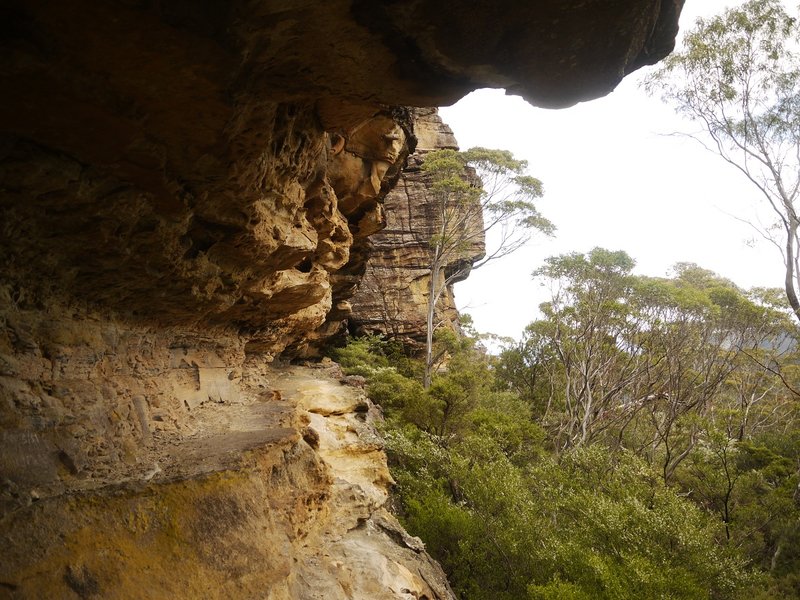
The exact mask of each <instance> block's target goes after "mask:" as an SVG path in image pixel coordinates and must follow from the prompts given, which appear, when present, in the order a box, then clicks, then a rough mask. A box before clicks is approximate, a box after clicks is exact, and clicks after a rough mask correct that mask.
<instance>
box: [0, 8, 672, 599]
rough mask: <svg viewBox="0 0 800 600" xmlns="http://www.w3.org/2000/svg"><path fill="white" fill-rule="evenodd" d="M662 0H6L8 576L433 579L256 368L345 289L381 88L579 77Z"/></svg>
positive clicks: (372, 182) (655, 18) (316, 592)
mask: <svg viewBox="0 0 800 600" xmlns="http://www.w3.org/2000/svg"><path fill="white" fill-rule="evenodd" d="M681 3H682V2H681V0H617V1H614V2H609V1H608V0H590V1H586V0H545V1H542V2H537V3H529V5H522V4H521V3H518V2H508V1H503V0H501V1H500V2H498V1H497V0H492V1H489V0H480V1H479V2H473V3H469V9H466V8H465V5H464V4H463V3H461V4H455V3H452V2H433V1H432V0H412V1H411V2H404V3H392V2H382V1H377V2H373V1H371V0H370V1H369V2H367V1H362V0H331V1H330V2H324V3H322V2H316V3H315V2H299V1H295V0H289V1H287V2H281V3H275V2H263V1H260V0H235V1H232V2H226V1H217V0H213V1H210V2H202V3H192V2H185V1H183V0H160V1H158V2H155V1H151V0H74V1H70V2H57V1H55V0H39V1H35V2H34V1H23V0H10V1H8V2H4V3H3V5H2V7H0V48H2V59H0V61H2V62H0V86H2V89H3V90H4V91H5V94H4V98H3V110H2V111H0V231H2V235H0V429H1V430H0V504H1V505H2V510H3V516H2V517H0V538H1V539H0V547H2V548H3V560H2V561H0V572H2V574H1V575H0V592H1V593H2V594H4V595H11V596H12V597H19V598H40V597H80V598H89V597H112V598H113V597H141V596H145V597H147V596H149V597H153V598H157V597H176V596H183V597H214V595H217V596H218V597H226V598H227V597H240V598H249V597H272V598H315V597H323V595H324V597H325V598H334V599H335V598H362V597H363V598H382V597H392V598H393V597H400V598H403V597H416V598H420V599H421V598H425V597H427V598H436V597H441V598H445V597H448V593H449V592H448V591H447V588H446V584H444V583H442V582H441V581H440V580H439V579H438V578H439V577H440V574H439V573H438V571H436V568H435V566H432V565H431V564H430V560H429V559H428V558H426V557H425V555H424V554H423V553H422V552H421V551H420V547H419V546H418V544H417V543H416V542H415V541H414V540H410V539H409V538H407V537H406V536H405V535H404V534H403V533H402V531H400V530H398V529H396V524H395V523H394V522H393V521H392V520H391V518H390V517H389V516H387V515H386V514H385V513H384V512H383V511H382V509H381V508H380V506H381V503H382V502H383V499H384V498H385V489H386V485H387V481H388V479H387V476H386V473H385V464H384V463H383V462H382V461H383V458H382V454H381V452H380V450H379V448H378V446H377V442H375V441H370V440H372V437H370V436H371V433H370V432H369V430H368V428H366V426H363V427H362V425H364V423H363V422H362V421H361V420H359V417H358V416H357V415H360V414H363V413H362V412H360V411H361V410H362V409H361V408H359V409H358V410H357V411H356V414H355V415H353V414H351V413H349V412H348V411H347V410H344V409H342V410H341V411H340V410H339V409H336V410H334V411H330V412H328V415H329V416H328V417H324V418H326V419H328V420H327V421H325V423H329V424H333V423H336V424H335V426H334V425H330V427H331V429H330V433H329V434H326V433H325V431H328V430H327V429H324V428H323V427H322V425H321V424H320V423H319V422H318V421H319V418H323V413H324V412H326V410H327V409H325V410H321V411H320V410H316V409H315V407H317V405H316V404H314V403H311V404H309V402H311V401H310V400H308V399H305V400H302V401H301V400H300V399H298V398H299V396H298V394H299V392H298V391H297V390H296V389H295V391H294V392H290V390H289V388H292V389H294V388H293V387H292V386H295V383H286V386H287V387H286V389H284V391H283V392H281V391H280V390H281V389H283V388H282V387H281V386H282V385H283V384H279V383H278V381H279V380H281V377H283V375H281V374H280V373H278V372H275V371H274V370H272V367H270V364H271V363H272V361H273V360H274V359H275V358H276V357H278V356H284V357H288V356H302V355H305V354H310V353H313V352H314V346H315V345H316V344H317V343H318V342H319V341H321V340H324V339H325V337H326V336H328V335H330V334H331V333H332V332H333V331H335V330H336V329H337V328H339V327H340V326H341V324H342V321H343V320H344V319H345V318H346V316H347V315H348V313H349V308H350V304H349V300H348V298H349V296H350V295H351V294H352V293H353V292H354V290H355V289H356V287H357V285H358V282H359V280H360V278H361V275H362V274H363V272H364V270H365V268H366V260H367V257H368V243H367V241H366V238H367V236H368V235H369V234H371V233H374V232H376V231H378V230H380V229H381V228H382V227H383V225H384V223H385V219H386V216H385V213H384V208H383V205H382V198H383V197H384V196H385V195H386V194H387V193H388V192H389V190H390V189H391V188H392V186H393V185H394V183H395V181H396V179H397V178H398V177H399V173H400V168H401V167H402V165H403V163H404V161H405V158H406V155H407V154H408V153H410V152H413V149H414V134H413V132H412V127H411V125H410V114H409V111H408V109H405V108H401V107H402V106H409V105H413V106H436V105H440V104H445V103H449V102H452V101H454V100H456V99H457V98H458V97H459V96H461V95H462V94H464V93H465V92H467V91H468V90H471V89H474V88H476V87H481V86H504V87H506V88H507V89H509V90H510V91H512V92H514V93H521V94H523V95H525V97H526V98H528V99H529V100H530V101H532V102H535V103H538V104H542V105H548V106H556V105H567V104H570V103H574V102H577V101H580V100H584V99H587V98H590V97H594V96H598V95H601V94H603V93H606V92H607V91H609V90H610V89H611V88H613V86H614V85H616V83H617V82H618V81H619V80H620V78H621V77H622V76H623V75H624V74H626V73H628V72H630V71H631V70H632V69H635V68H637V67H639V66H641V65H642V64H645V63H647V62H652V61H655V60H657V59H658V58H659V57H661V56H663V55H664V54H665V53H666V52H667V51H668V50H669V49H670V47H671V44H672V40H673V38H674V34H675V30H676V23H677V13H678V12H679V10H680V5H681ZM421 137H422V138H423V139H424V137H425V135H424V131H423V135H422V136H421ZM424 143H427V142H424ZM295 375H297V374H295ZM297 376H298V377H299V376H300V375H297ZM286 377H288V378H289V379H292V377H294V375H292V377H290V376H289V375H286ZM303 377H305V376H303ZM281 381H283V380H281ZM287 381H288V380H287ZM292 381H295V380H293V379H292ZM320 385H321V384H320ZM323 387H324V386H323ZM334 387H335V386H334ZM329 392H330V389H329V388H327V387H326V388H325V390H320V389H316V391H314V392H313V397H314V398H315V400H314V402H317V401H318V399H319V398H322V397H326V396H325V395H326V394H328V393H329ZM300 395H301V394H300ZM334 396H335V397H337V398H338V396H336V395H335V394H334ZM358 406H362V405H361V404H359V405H358ZM315 415H316V416H315ZM347 415H350V416H347ZM334 417H335V418H336V419H339V418H340V417H341V418H344V419H350V421H347V424H345V422H343V421H335V420H333V419H334ZM353 419H355V420H353ZM306 420H308V423H310V426H311V428H310V429H306V428H307V427H308V426H309V425H308V424H307V423H306ZM315 422H316V425H315ZM314 432H316V433H314ZM364 436H366V437H364ZM356 438H358V439H362V440H364V441H363V442H358V441H357V440H356ZM340 442H341V443H342V444H344V445H343V446H341V447H339V446H336V444H339V443H340ZM326 444H327V445H326ZM359 444H362V446H363V447H362V446H358V445H359ZM315 446H316V447H315ZM351 446H352V448H351ZM357 446H358V447H359V448H361V449H355V448H356V447H357ZM351 450H352V452H354V453H355V455H358V456H360V457H362V458H364V459H365V460H366V459H367V458H368V459H369V461H368V462H370V464H371V466H370V467H369V469H372V471H370V473H372V474H371V475H365V474H364V473H363V472H362V471H363V469H362V467H363V465H362V467H358V466H356V465H357V461H356V462H353V461H355V458H353V461H351V462H347V461H345V462H337V461H339V459H340V458H342V457H343V456H345V455H347V454H348V453H351ZM342 460H344V458H342ZM347 460H350V459H347ZM359 460H360V459H359ZM374 461H377V462H374ZM358 464H361V463H358ZM337 465H338V466H337ZM339 467H342V468H344V469H345V471H346V473H339V472H337V470H336V469H337V468H339ZM363 468H364V469H366V468H367V467H363ZM337 473H339V474H337ZM370 477H372V479H370ZM398 541H399V543H398ZM375 544H377V546H376V545H375ZM412 556H413V557H414V560H413V562H408V561H407V558H408V557H412ZM348 569H349V570H350V574H348ZM315 586H317V587H315ZM323 588H324V591H323Z"/></svg>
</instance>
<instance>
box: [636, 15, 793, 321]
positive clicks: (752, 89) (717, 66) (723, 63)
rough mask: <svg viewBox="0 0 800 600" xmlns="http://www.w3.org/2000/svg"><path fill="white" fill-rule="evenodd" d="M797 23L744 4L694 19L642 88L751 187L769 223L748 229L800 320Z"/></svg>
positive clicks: (791, 19)
mask: <svg viewBox="0 0 800 600" xmlns="http://www.w3.org/2000/svg"><path fill="white" fill-rule="evenodd" d="M799 35H800V22H798V19H797V18H796V17H794V16H791V15H790V14H788V13H787V12H786V10H785V9H784V8H783V5H782V3H781V2H780V1H779V0H750V1H749V2H746V3H745V4H743V5H742V6H740V7H737V8H733V9H729V10H727V11H725V12H724V13H723V14H721V15H719V16H715V17H713V18H710V19H698V20H697V22H696V24H695V26H694V28H693V29H692V30H690V31H689V32H688V33H687V34H686V35H685V36H684V41H683V49H682V50H681V51H679V52H676V53H674V54H672V55H671V56H669V57H668V58H667V59H666V60H665V61H664V62H663V63H662V66H661V67H660V68H659V70H657V71H656V72H655V73H654V74H653V75H652V76H651V77H650V78H649V79H648V81H647V82H646V87H647V88H648V90H649V91H650V92H651V93H661V95H662V96H663V98H664V99H665V100H666V101H667V102H668V103H670V104H672V105H673V106H674V107H675V108H676V110H677V111H678V112H679V113H680V114H682V115H685V116H687V117H689V118H690V119H691V120H693V121H695V122H697V123H699V124H700V125H701V126H702V128H703V130H704V131H703V134H700V135H692V137H694V138H695V139H697V140H698V141H700V142H701V143H703V144H704V145H705V146H706V147H707V148H709V149H710V150H712V151H713V152H715V153H716V154H718V155H719V156H720V157H722V158H723V159H724V160H725V161H726V162H728V163H729V164H730V165H732V166H733V167H734V168H735V169H737V170H738V171H739V172H740V173H742V174H743V175H744V176H745V177H746V178H747V180H749V182H750V183H751V184H752V185H753V187H754V190H755V191H756V192H757V194H758V196H759V197H760V198H761V200H763V201H764V202H765V203H766V205H767V206H768V207H769V209H770V211H771V214H772V215H773V217H774V219H773V220H772V222H771V223H767V224H764V226H761V225H756V224H754V223H751V224H752V225H753V226H754V227H756V229H757V230H758V231H759V232H760V233H761V235H762V236H764V237H765V238H766V239H768V240H769V241H770V242H772V243H773V244H775V246H776V247H777V248H778V249H779V250H780V251H781V253H782V255H783V260H784V265H785V279H784V288H785V291H786V297H787V299H788V300H789V304H790V305H791V307H792V309H793V311H794V313H795V316H796V317H797V319H799V320H800V298H799V297H798V296H800V289H799V287H800V260H799V259H800V238H798V228H799V227H800V219H799V218H798V214H797V201H798V195H799V194H800V55H799V54H798V52H797V49H798V36H799Z"/></svg>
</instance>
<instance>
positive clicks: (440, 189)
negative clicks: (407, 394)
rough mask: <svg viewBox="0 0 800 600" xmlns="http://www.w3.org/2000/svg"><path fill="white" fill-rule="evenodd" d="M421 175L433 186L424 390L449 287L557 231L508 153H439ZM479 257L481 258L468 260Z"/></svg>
mask: <svg viewBox="0 0 800 600" xmlns="http://www.w3.org/2000/svg"><path fill="white" fill-rule="evenodd" d="M422 169H423V171H424V172H425V173H426V174H427V177H428V178H429V182H430V188H429V190H430V191H429V200H430V206H432V208H433V213H434V214H432V215H431V216H432V217H433V218H432V221H433V223H434V224H435V231H434V232H433V234H432V235H431V237H430V240H429V245H430V250H431V252H430V263H429V265H428V267H429V269H430V283H429V288H428V298H427V307H426V342H425V373H424V381H423V385H424V387H425V389H428V388H429V387H430V385H431V377H432V374H433V371H434V367H435V363H436V357H434V354H433V334H434V332H435V330H436V329H437V327H438V326H439V323H436V321H435V317H436V307H437V305H438V303H439V301H440V300H441V298H442V295H443V293H444V292H445V291H446V290H447V288H448V286H450V285H452V284H453V283H455V282H457V281H460V280H462V279H464V278H465V277H466V276H467V274H468V273H469V272H470V270H475V269H478V268H480V267H483V266H484V265H486V264H487V263H489V262H491V261H493V260H496V259H498V258H502V257H504V256H507V255H509V254H511V253H512V252H515V251H516V250H519V249H520V248H521V247H522V246H523V245H524V244H525V243H526V242H527V241H528V240H529V239H530V237H531V235H532V234H533V233H534V232H537V231H538V232H542V233H545V234H548V235H552V233H553V232H554V230H555V227H554V226H553V224H552V223H551V222H550V221H548V220H547V219H545V218H544V217H543V216H542V215H541V214H540V213H539V211H538V209H537V208H536V205H535V204H534V200H536V199H537V198H541V196H542V194H543V189H542V183H541V181H539V180H538V179H536V178H534V177H531V176H530V175H527V174H526V169H527V162H526V161H524V160H518V159H516V158H514V156H513V155H512V154H511V153H510V152H508V151H506V150H488V149H486V148H472V149H470V150H467V151H465V152H457V151H455V150H450V149H446V150H438V151H435V152H430V153H428V154H426V155H425V158H424V162H423V164H422ZM484 240H486V242H484ZM475 252H479V253H481V254H482V256H481V258H479V259H477V260H473V259H472V258H470V254H474V253H475Z"/></svg>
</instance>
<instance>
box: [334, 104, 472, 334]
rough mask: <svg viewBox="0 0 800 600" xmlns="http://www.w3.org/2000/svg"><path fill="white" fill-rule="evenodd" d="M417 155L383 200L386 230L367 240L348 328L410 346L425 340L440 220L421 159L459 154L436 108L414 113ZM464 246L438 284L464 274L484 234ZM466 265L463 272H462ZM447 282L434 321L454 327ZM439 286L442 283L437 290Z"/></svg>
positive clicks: (454, 312) (456, 145)
mask: <svg viewBox="0 0 800 600" xmlns="http://www.w3.org/2000/svg"><path fill="white" fill-rule="evenodd" d="M413 114H414V132H415V135H416V136H417V147H416V151H415V152H414V153H413V154H412V155H411V156H409V159H408V162H407V165H406V168H405V169H404V170H403V172H402V173H401V175H400V180H399V182H398V184H397V186H395V188H394V189H393V190H392V191H391V192H389V194H388V195H387V196H386V198H385V200H384V206H385V210H386V228H385V229H383V230H382V231H380V232H379V233H376V234H375V235H373V236H372V237H371V238H370V241H371V243H372V245H373V249H372V252H371V254H370V259H369V262H368V263H367V268H366V272H365V274H364V278H363V280H362V282H361V285H360V286H359V288H358V291H357V293H356V295H355V296H354V297H353V299H352V301H351V302H352V306H353V312H352V315H351V316H350V318H349V323H350V328H351V329H352V330H353V331H355V332H356V333H364V332H371V333H379V334H383V335H387V336H389V337H392V338H395V339H399V340H403V341H405V342H406V343H410V344H412V345H418V344H421V343H424V341H425V331H426V314H427V303H428V301H427V298H428V293H429V290H430V273H431V262H432V254H431V252H432V251H431V248H430V240H431V239H432V238H433V236H434V234H435V233H436V232H437V231H438V230H439V227H440V225H441V215H440V214H439V211H438V210H437V205H436V201H435V199H434V198H433V196H432V193H431V190H430V181H429V178H428V177H426V175H425V173H424V172H423V171H422V169H421V166H422V163H423V162H424V160H425V154H427V153H428V152H431V151H434V150H441V149H445V148H450V149H453V150H457V149H458V143H457V142H456V139H455V136H453V132H452V131H451V129H450V128H449V127H448V126H447V125H446V124H445V123H443V122H442V119H441V118H440V117H439V114H438V111H437V110H436V109H435V108H423V109H415V110H414V112H413ZM465 238H466V239H470V240H472V243H471V244H470V246H469V247H466V248H464V249H463V250H462V251H460V252H459V253H458V255H454V256H453V257H452V259H451V261H450V263H449V264H447V265H444V271H443V272H442V274H441V277H442V279H444V278H445V276H449V275H450V274H451V273H453V272H455V271H463V270H466V272H467V273H468V272H469V265H471V263H473V262H474V261H476V260H478V259H480V258H481V257H482V256H483V254H484V245H483V232H482V231H477V232H475V234H474V235H471V234H470V235H466V236H465ZM465 266H466V269H465ZM455 283H457V282H456V281H451V282H450V285H448V286H447V287H446V288H445V290H444V293H443V294H442V297H441V298H440V300H439V302H438V303H437V315H436V321H437V322H443V323H445V324H448V323H449V324H450V325H451V326H457V325H456V321H457V316H458V313H457V311H456V305H455V299H454V297H453V284H455ZM443 285H444V281H442V282H441V283H440V284H439V287H442V286H443Z"/></svg>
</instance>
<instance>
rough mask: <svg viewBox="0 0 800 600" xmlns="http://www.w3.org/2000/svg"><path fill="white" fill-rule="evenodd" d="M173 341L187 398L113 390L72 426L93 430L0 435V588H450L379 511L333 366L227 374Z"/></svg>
mask: <svg viewBox="0 0 800 600" xmlns="http://www.w3.org/2000/svg"><path fill="white" fill-rule="evenodd" d="M104 333H105V334H106V335H111V333H110V332H108V331H106V332H104ZM148 354H149V352H148V351H147V350H145V352H144V353H143V354H142V355H140V356H139V361H140V366H143V365H145V364H146V363H147V362H148V360H147V356H148ZM171 354H172V356H173V369H174V370H173V371H172V372H171V373H167V374H164V376H165V378H166V379H167V380H168V382H169V384H170V385H172V386H173V387H174V388H175V389H176V390H180V389H183V390H184V391H185V393H184V394H183V395H182V396H183V403H184V405H183V406H177V405H174V404H171V403H169V402H165V403H164V404H160V405H159V406H155V407H154V406H150V405H148V403H146V402H144V401H143V400H142V399H141V398H142V397H141V396H133V397H130V398H119V399H118V402H117V406H118V408H117V411H116V412H114V413H112V414H111V415H104V414H102V413H97V412H96V413H95V414H94V415H92V416H91V417H87V418H84V419H81V420H79V421H76V423H75V424H74V426H73V427H74V428H77V427H83V428H86V429H88V428H90V427H92V426H94V427H95V428H96V429H97V431H95V432H94V433H95V435H93V436H92V435H89V432H87V434H86V435H85V436H75V437H71V438H61V439H59V438H57V437H52V436H48V435H46V434H41V433H36V434H34V433H27V434H22V433H19V434H13V433H11V432H7V433H6V435H4V437H3V438H2V439H3V443H4V444H5V445H6V448H4V450H5V452H4V453H3V459H4V464H3V466H4V471H5V472H6V473H7V474H8V473H9V471H10V472H11V474H12V476H14V479H15V481H16V482H17V493H16V498H15V501H16V502H17V503H18V504H19V506H18V507H17V508H16V509H14V510H11V511H10V512H9V513H8V514H6V515H5V517H4V519H3V529H2V532H3V535H2V538H0V539H1V540H2V547H3V560H2V561H0V589H2V590H4V593H6V594H8V595H9V596H11V597H19V598H73V597H79V598H91V597H101V598H145V597H146V598H153V599H158V598H201V597H202V598H226V599H227V598H267V599H270V600H296V599H299V598H303V599H308V600H313V599H319V600H322V599H325V600H328V599H336V598H341V599H345V598H347V599H353V600H374V599H376V598H386V599H387V600H389V599H411V598H418V599H419V598H428V599H429V600H435V599H442V600H444V599H450V598H453V597H454V596H453V595H452V592H451V591H450V589H449V586H448V584H447V582H446V580H445V578H444V574H443V573H442V571H441V569H440V568H439V567H438V565H436V563H434V562H433V561H432V560H431V559H430V558H428V557H427V555H426V554H425V551H424V547H423V545H422V543H421V542H420V541H419V540H418V539H416V538H412V537H410V536H408V534H406V533H405V532H404V531H403V529H402V528H401V527H400V525H399V524H398V523H397V521H396V520H395V518H394V517H392V516H391V515H390V514H389V513H388V512H387V510H386V509H385V507H384V505H385V504H386V501H387V497H388V490H389V486H390V485H391V483H392V479H391V476H390V474H389V471H388V468H387V466H386V457H385V455H384V452H383V446H382V443H381V440H380V438H379V437H378V436H377V434H376V432H375V429H374V423H375V421H376V419H380V415H379V412H378V411H377V409H376V408H375V407H374V406H372V404H371V403H370V402H369V400H368V399H367V398H366V397H365V396H364V394H363V391H361V390H360V389H358V388H354V387H348V386H345V385H343V384H341V383H340V382H339V381H338V379H335V378H332V375H336V368H335V367H332V368H329V369H327V370H324V369H320V368H316V369H309V368H307V367H305V368H304V367H283V368H275V367H271V366H268V365H266V364H265V363H264V362H263V361H249V362H248V363H246V364H245V365H238V366H239V367H240V368H241V367H243V369H242V370H241V371H239V372H236V371H235V370H234V369H233V366H232V365H231V364H230V362H229V360H230V359H228V361H226V360H225V359H224V358H223V357H220V356H219V354H218V353H216V352H214V351H213V350H211V349H209V348H206V349H187V348H183V349H181V350H177V351H175V350H173V351H172V352H171ZM151 360H152V358H151ZM226 362H227V364H226ZM232 374H233V375H234V377H232V378H230V375H232ZM192 380H193V381H194V382H195V383H194V384H190V383H189V382H190V381H192ZM231 381H234V383H231ZM146 383H151V384H152V382H146ZM109 385H110V386H111V384H109ZM74 387H75V384H73V392H74V391H76V390H75V389H74ZM111 387H113V386H111ZM233 390H236V391H237V392H238V393H237V394H233ZM190 407H191V408H190ZM90 410H91V407H86V408H85V411H90ZM181 413H183V414H181ZM97 434H100V435H97ZM10 445H13V446H14V447H15V449H16V452H14V453H11V452H8V450H9V448H8V446H10ZM112 482H113V485H110V484H111V483H112ZM31 486H33V487H31ZM6 500H8V499H7V498H6ZM6 508H9V507H8V506H6Z"/></svg>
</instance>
